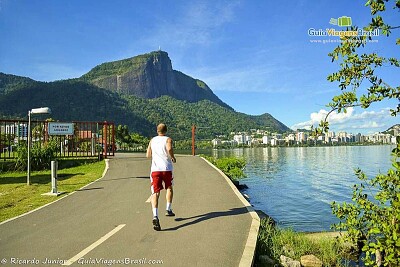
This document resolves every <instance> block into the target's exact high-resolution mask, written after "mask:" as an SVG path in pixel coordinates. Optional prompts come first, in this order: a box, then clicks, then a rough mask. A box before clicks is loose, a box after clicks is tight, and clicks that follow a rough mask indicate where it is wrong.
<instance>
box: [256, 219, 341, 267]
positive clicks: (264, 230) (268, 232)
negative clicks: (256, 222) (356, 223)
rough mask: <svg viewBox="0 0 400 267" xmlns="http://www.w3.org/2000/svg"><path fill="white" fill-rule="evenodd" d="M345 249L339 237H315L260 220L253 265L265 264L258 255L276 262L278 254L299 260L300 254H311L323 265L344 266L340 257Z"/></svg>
mask: <svg viewBox="0 0 400 267" xmlns="http://www.w3.org/2000/svg"><path fill="white" fill-rule="evenodd" d="M347 251H348V249H347V247H346V245H345V244H344V243H343V242H342V241H341V240H340V239H339V238H336V237H332V236H324V235H321V236H320V237H318V238H315V236H313V235H311V236H310V235H308V234H306V233H299V232H295V231H293V230H291V229H280V228H276V227H274V226H273V225H272V224H270V223H268V221H267V220H262V221H261V226H260V231H259V235H258V240H257V251H256V264H255V266H265V264H263V263H261V262H259V260H258V257H259V256H260V255H267V256H269V257H270V258H271V259H273V260H275V263H278V262H279V257H280V255H285V256H287V257H290V258H292V259H294V260H300V257H301V256H304V255H309V254H313V255H315V256H317V257H318V258H319V259H320V260H321V261H322V263H323V266H332V267H333V266H337V267H339V266H345V265H344V264H342V259H344V258H347V256H348V255H347ZM267 266H268V265H267ZM271 266H274V265H273V264H272V265H271Z"/></svg>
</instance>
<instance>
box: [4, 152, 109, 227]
mask: <svg viewBox="0 0 400 267" xmlns="http://www.w3.org/2000/svg"><path fill="white" fill-rule="evenodd" d="M104 161H105V162H106V167H105V168H104V171H103V174H102V176H101V177H100V178H99V179H96V180H94V181H93V182H91V183H89V184H87V185H85V186H83V187H81V188H79V189H77V190H75V191H73V192H71V193H69V194H67V195H65V196H63V197H61V198H59V199H56V200H54V201H53V202H50V203H47V204H45V205H43V206H40V207H38V208H36V209H34V210H30V211H28V212H25V213H23V214H21V215H18V216H16V217H13V218H10V219H8V220H5V221H3V222H0V225H3V224H5V223H8V222H11V221H14V220H16V219H18V218H21V217H24V216H26V215H28V214H31V213H33V212H35V211H38V210H41V209H43V208H45V207H47V206H50V205H51V204H54V203H56V202H58V201H60V200H62V199H64V198H66V197H68V196H71V195H73V194H74V193H75V192H76V191H78V190H82V189H84V188H85V187H88V186H89V185H91V184H93V183H95V182H97V181H98V180H100V179H103V177H104V176H105V175H106V173H107V171H108V169H109V167H110V166H109V159H105V160H104Z"/></svg>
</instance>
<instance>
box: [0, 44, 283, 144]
mask: <svg viewBox="0 0 400 267" xmlns="http://www.w3.org/2000/svg"><path fill="white" fill-rule="evenodd" d="M161 70H163V71H161ZM164 70H169V72H170V73H168V71H167V73H164ZM112 77H114V78H112ZM118 77H120V78H118ZM121 77H124V78H121ZM157 77H158V78H157ZM113 79H114V81H115V83H114V82H113ZM130 79H131V80H132V82H129V81H130ZM118 80H119V81H118ZM163 84H164V85H165V86H162V85H163ZM113 86H114V87H113ZM44 106H48V107H50V108H51V109H52V114H51V117H52V118H53V119H55V120H59V121H114V122H115V123H116V124H124V125H128V126H129V129H130V130H131V131H133V132H137V133H140V134H142V135H145V136H151V135H154V133H155V125H157V124H158V123H159V122H165V123H167V124H168V126H169V129H170V130H169V131H170V133H171V136H172V137H174V138H175V139H176V140H182V139H190V130H191V126H192V125H193V124H196V125H198V126H200V127H208V128H202V129H199V131H198V132H197V134H198V137H199V138H203V139H205V138H214V137H215V136H216V135H221V134H227V133H230V132H234V131H236V132H237V131H249V130H250V129H267V130H270V131H276V132H285V131H290V129H289V128H288V127H286V126H285V125H284V124H283V123H281V122H279V121H278V120H276V119H275V118H274V117H273V116H271V115H270V114H268V113H266V114H263V115H260V116H250V115H247V114H244V113H240V112H236V111H234V110H233V109H232V108H231V107H229V106H228V105H227V104H225V103H223V102H222V101H221V100H220V99H219V98H218V97H217V96H216V95H214V93H213V92H212V91H211V89H210V88H209V87H208V86H207V85H206V84H205V83H204V82H202V81H200V80H196V79H193V78H191V77H190V76H188V75H186V74H183V73H181V72H179V71H175V70H172V68H171V62H170V59H169V58H168V55H167V53H165V52H162V51H157V52H153V53H149V54H146V55H142V56H138V57H134V58H131V59H126V60H121V61H115V62H109V63H104V64H101V65H99V66H97V67H95V68H93V69H92V70H91V71H90V72H88V73H87V74H85V75H83V76H82V77H80V78H76V79H69V80H62V81H55V82H39V81H34V80H32V79H30V78H26V77H20V76H15V75H10V74H4V73H1V72H0V119H1V118H3V119H5V118H7V119H11V118H14V119H15V118H18V119H27V118H26V117H27V112H28V110H30V109H32V108H37V107H44Z"/></svg>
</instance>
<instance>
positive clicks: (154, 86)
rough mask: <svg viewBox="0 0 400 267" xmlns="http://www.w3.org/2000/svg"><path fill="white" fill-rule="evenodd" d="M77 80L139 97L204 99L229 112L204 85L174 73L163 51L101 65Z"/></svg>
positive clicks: (177, 72) (169, 60) (185, 99)
mask: <svg viewBox="0 0 400 267" xmlns="http://www.w3.org/2000/svg"><path fill="white" fill-rule="evenodd" d="M81 79H83V80H85V81H87V82H90V83H92V84H94V85H96V86H98V87H100V88H104V89H108V90H112V91H116V92H119V93H123V94H128V95H135V96H138V97H142V98H158V97H160V96H163V95H168V96H171V97H173V98H176V99H179V100H184V101H188V102H197V101H200V100H205V99H207V100H210V101H212V102H214V103H217V104H219V105H221V106H223V107H227V108H229V109H232V108H231V107H230V106H228V105H227V104H226V103H224V102H222V101H221V100H220V99H219V98H218V97H217V96H216V95H215V94H214V93H213V92H212V91H211V89H210V88H209V87H208V86H207V84H206V83H204V82H203V81H200V80H197V79H194V78H192V77H190V76H188V75H186V74H184V73H182V72H179V71H176V70H174V69H173V68H172V64H171V59H170V58H169V56H168V53H166V52H164V51H156V52H151V53H148V54H144V55H140V56H136V57H133V58H129V59H124V60H119V61H114V62H107V63H103V64H101V65H98V66H96V67H95V68H93V69H92V70H91V71H90V72H88V73H87V74H85V75H83V76H82V77H81Z"/></svg>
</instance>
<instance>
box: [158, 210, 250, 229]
mask: <svg viewBox="0 0 400 267" xmlns="http://www.w3.org/2000/svg"><path fill="white" fill-rule="evenodd" d="M245 213H248V210H247V208H246V207H243V208H233V209H230V210H228V211H213V212H209V213H205V214H201V215H197V216H192V217H188V218H176V219H175V221H176V222H182V221H186V220H191V219H195V220H193V221H190V222H187V223H184V224H181V225H178V226H175V227H172V228H166V229H163V230H162V231H176V230H178V229H180V228H183V227H186V226H190V225H193V224H196V223H200V222H203V221H206V220H210V219H214V218H218V217H225V216H236V215H241V214H245Z"/></svg>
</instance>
